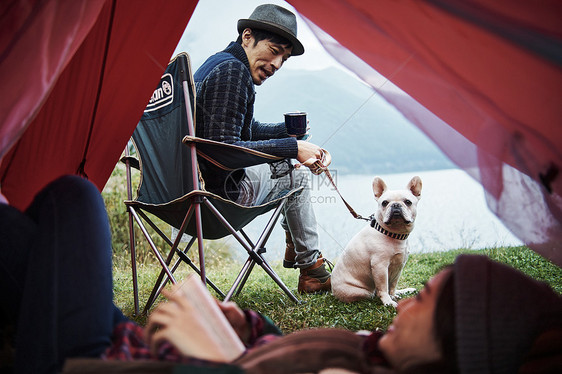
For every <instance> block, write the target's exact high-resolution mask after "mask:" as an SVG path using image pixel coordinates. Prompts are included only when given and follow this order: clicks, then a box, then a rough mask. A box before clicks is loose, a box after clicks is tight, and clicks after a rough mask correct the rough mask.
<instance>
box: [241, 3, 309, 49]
mask: <svg viewBox="0 0 562 374" xmlns="http://www.w3.org/2000/svg"><path fill="white" fill-rule="evenodd" d="M245 28H251V29H253V28H256V29H261V30H265V31H269V32H272V33H275V34H277V35H279V36H282V37H284V38H285V39H287V40H289V41H290V42H291V44H292V45H293V52H292V53H291V55H292V56H298V55H302V54H303V53H304V47H303V45H302V43H301V42H300V41H299V40H298V39H297V17H296V16H295V15H294V14H293V13H292V12H291V11H289V10H287V9H285V8H283V7H280V6H279V5H274V4H264V5H260V6H258V7H257V8H256V9H254V11H253V12H252V14H251V15H250V18H247V19H240V20H238V33H241V32H242V31H244V29H245Z"/></svg>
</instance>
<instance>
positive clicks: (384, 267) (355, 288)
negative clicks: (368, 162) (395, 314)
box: [332, 176, 422, 307]
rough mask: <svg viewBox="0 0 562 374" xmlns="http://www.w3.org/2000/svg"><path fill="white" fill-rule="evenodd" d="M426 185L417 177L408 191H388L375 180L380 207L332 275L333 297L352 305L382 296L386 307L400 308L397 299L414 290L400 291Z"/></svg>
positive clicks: (335, 267) (382, 182) (411, 182)
mask: <svg viewBox="0 0 562 374" xmlns="http://www.w3.org/2000/svg"><path fill="white" fill-rule="evenodd" d="M421 189H422V181H421V179H420V178H419V177H417V176H415V177H413V178H412V179H411V180H410V182H409V183H408V185H407V186H406V189H404V190H388V189H387V187H386V184H385V183H384V181H383V180H382V179H381V178H379V177H375V179H374V180H373V193H374V194H375V200H376V201H377V204H378V209H377V211H376V213H375V214H374V215H373V216H372V219H371V221H370V224H369V225H367V226H365V227H364V228H363V229H362V230H361V231H359V232H358V233H357V234H355V236H354V237H353V238H351V240H350V241H349V243H348V244H347V246H346V247H345V249H344V251H343V253H342V255H341V256H340V258H339V260H338V261H337V262H336V265H335V266H334V269H333V271H332V294H333V295H334V296H335V297H336V298H337V299H338V300H341V301H343V302H346V303H349V302H353V301H357V300H361V299H366V298H371V297H374V296H378V297H379V298H380V299H381V301H382V302H383V304H384V305H392V306H394V307H396V306H397V303H396V302H395V301H394V300H393V298H394V297H395V296H396V295H399V294H402V293H407V292H413V291H415V289H414V288H406V289H402V290H397V289H396V284H397V283H398V279H399V278H400V274H401V272H402V269H403V268H404V265H405V264H406V261H407V259H408V240H407V238H408V235H409V234H410V232H412V229H413V228H414V221H415V220H416V213H417V205H418V201H419V200H420V198H421Z"/></svg>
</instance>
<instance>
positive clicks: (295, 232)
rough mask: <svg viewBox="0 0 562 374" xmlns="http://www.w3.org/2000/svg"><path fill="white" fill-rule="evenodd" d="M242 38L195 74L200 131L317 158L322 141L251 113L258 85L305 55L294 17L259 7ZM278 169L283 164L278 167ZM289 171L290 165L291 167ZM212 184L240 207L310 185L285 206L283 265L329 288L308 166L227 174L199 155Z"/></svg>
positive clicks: (244, 22) (305, 288)
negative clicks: (316, 142)
mask: <svg viewBox="0 0 562 374" xmlns="http://www.w3.org/2000/svg"><path fill="white" fill-rule="evenodd" d="M238 32H239V35H238V39H237V41H236V42H232V43H230V45H228V47H227V48H226V49H225V50H224V51H222V52H219V53H217V54H215V55H213V56H211V57H209V58H208V59H207V60H206V61H205V62H204V63H203V65H202V66H201V67H200V68H199V69H198V70H197V71H196V72H195V75H194V79H195V85H196V91H197V102H196V103H197V110H196V123H197V129H196V132H197V136H198V137H202V138H206V139H211V140H215V141H221V142H226V143H230V144H235V145H238V146H242V147H246V148H250V149H253V150H256V151H260V152H264V153H268V154H271V155H274V156H279V157H284V158H289V159H290V158H296V159H297V160H299V161H300V162H304V161H306V160H309V159H311V158H315V159H316V158H317V159H319V158H320V157H321V149H320V147H318V146H317V145H314V144H312V143H309V142H306V141H304V140H297V138H296V137H291V136H289V135H288V134H287V131H286V128H285V124H284V123H283V122H281V123H277V124H265V123H260V122H258V121H255V120H254V118H253V113H254V101H255V85H261V84H262V83H263V82H264V81H265V80H266V79H267V78H269V77H271V76H272V75H273V74H274V73H275V72H276V71H277V70H279V69H280V68H281V66H282V65H283V63H284V62H285V61H286V60H287V59H288V58H289V57H290V56H298V55H301V54H303V53H304V47H303V46H302V44H301V43H300V42H299V40H298V39H297V37H296V35H297V23H296V17H295V15H294V14H293V13H291V12H290V11H288V10H286V9H284V8H282V7H280V6H277V5H271V4H266V5H260V6H258V7H257V8H256V9H255V10H254V12H253V13H252V14H251V16H250V18H248V19H241V20H239V21H238ZM277 166H278V167H279V166H280V164H277ZM285 168H286V169H288V171H289V172H290V171H291V170H290V169H291V168H292V166H291V165H288V164H285ZM200 169H201V173H202V174H203V178H204V180H205V181H206V189H207V190H208V191H211V192H213V193H216V194H218V195H220V196H223V197H225V198H228V199H231V200H233V201H236V202H237V203H239V204H241V205H246V206H253V205H259V204H262V203H263V202H265V201H269V200H271V199H273V198H276V197H277V196H278V195H279V193H281V192H282V191H283V190H286V189H287V188H288V186H290V185H291V183H294V185H293V187H300V186H302V187H304V189H303V191H302V192H301V193H300V194H299V195H298V196H295V197H291V198H290V199H291V200H290V201H289V203H288V204H287V206H286V208H285V209H284V212H283V215H284V219H283V221H282V223H281V224H282V226H283V228H284V229H285V232H286V242H287V248H286V251H285V261H284V262H283V266H285V267H288V268H292V267H295V268H299V269H300V277H299V284H298V290H299V292H305V293H312V292H318V291H330V289H331V283H330V273H329V272H328V271H327V270H326V267H325V265H324V262H325V259H324V258H322V255H321V253H320V250H319V248H318V234H317V232H316V230H317V223H316V217H315V215H314V210H313V207H312V206H311V203H310V190H309V189H308V188H307V187H308V184H309V174H308V172H307V171H298V172H297V171H293V172H292V173H289V172H281V173H280V172H278V170H277V171H275V170H274V169H276V168H275V166H274V165H269V164H262V165H257V166H252V167H249V168H246V169H241V170H237V171H235V172H227V171H224V170H222V169H219V168H217V167H215V166H214V165H213V164H212V163H210V162H208V161H206V160H203V159H202V160H200Z"/></svg>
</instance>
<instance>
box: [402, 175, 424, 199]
mask: <svg viewBox="0 0 562 374" xmlns="http://www.w3.org/2000/svg"><path fill="white" fill-rule="evenodd" d="M406 188H407V189H409V190H410V191H411V192H412V195H414V196H415V197H417V198H418V199H421V189H422V181H421V179H420V177H418V176H415V177H413V178H412V179H411V180H410V182H409V183H408V186H406Z"/></svg>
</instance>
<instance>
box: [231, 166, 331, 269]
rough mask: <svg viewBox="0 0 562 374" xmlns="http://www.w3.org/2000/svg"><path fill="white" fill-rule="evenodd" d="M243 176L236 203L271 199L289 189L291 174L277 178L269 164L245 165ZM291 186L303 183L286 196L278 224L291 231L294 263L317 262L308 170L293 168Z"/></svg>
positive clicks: (314, 222) (247, 203) (299, 264)
mask: <svg viewBox="0 0 562 374" xmlns="http://www.w3.org/2000/svg"><path fill="white" fill-rule="evenodd" d="M245 170H246V176H245V177H244V179H242V181H241V182H240V184H239V187H240V195H239V197H238V200H237V203H238V204H240V205H245V206H253V205H260V204H264V203H266V202H268V201H271V200H274V199H276V198H278V197H280V196H282V195H284V194H285V193H286V192H287V191H289V190H290V189H291V174H287V175H285V176H282V177H280V178H276V179H272V178H271V175H272V173H271V169H270V166H269V164H262V165H256V166H252V167H249V168H246V169H245ZM292 175H293V183H294V187H295V188H297V187H301V186H302V187H304V189H303V190H302V191H301V192H300V193H299V194H297V195H296V196H295V195H293V196H291V197H289V200H288V201H287V204H286V205H285V209H284V210H283V216H284V217H283V221H282V222H281V225H282V226H283V228H284V229H285V230H286V231H289V232H290V233H291V236H292V238H293V243H294V244H295V252H296V253H297V257H296V267H299V268H304V267H308V266H310V265H312V264H314V263H315V262H316V259H317V258H318V255H319V254H320V250H319V248H318V230H317V223H316V216H315V215H314V209H313V207H312V203H311V199H310V178H309V175H310V171H309V170H308V169H305V170H303V169H295V170H293V171H292Z"/></svg>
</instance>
